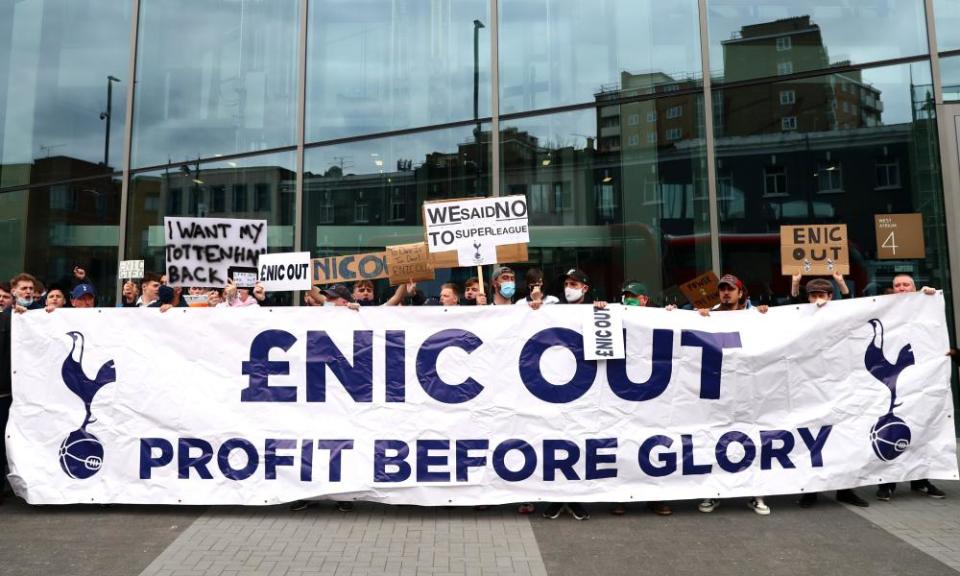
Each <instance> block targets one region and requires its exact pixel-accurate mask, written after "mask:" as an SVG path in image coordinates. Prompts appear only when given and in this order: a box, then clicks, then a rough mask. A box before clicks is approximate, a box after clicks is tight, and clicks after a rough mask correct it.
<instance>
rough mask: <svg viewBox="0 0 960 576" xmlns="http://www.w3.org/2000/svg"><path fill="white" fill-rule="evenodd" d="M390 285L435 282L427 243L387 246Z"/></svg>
mask: <svg viewBox="0 0 960 576" xmlns="http://www.w3.org/2000/svg"><path fill="white" fill-rule="evenodd" d="M387 264H388V267H389V269H390V285H391V286H396V285H397V284H404V283H406V282H418V281H420V280H433V268H432V267H431V266H430V255H429V252H428V251H427V244H426V242H415V243H413V244H398V245H396V246H387Z"/></svg>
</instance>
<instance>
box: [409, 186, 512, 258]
mask: <svg viewBox="0 0 960 576" xmlns="http://www.w3.org/2000/svg"><path fill="white" fill-rule="evenodd" d="M423 222H424V237H425V239H426V242H427V246H428V249H429V251H430V253H431V254H433V253H444V252H454V253H455V254H456V255H457V265H458V266H482V265H484V264H496V263H498V262H500V260H498V254H497V247H498V246H504V245H508V244H526V243H528V242H529V241H530V231H529V226H528V223H527V198H526V196H523V195H514V196H502V197H496V198H470V199H458V200H443V201H439V202H425V203H424V204H423Z"/></svg>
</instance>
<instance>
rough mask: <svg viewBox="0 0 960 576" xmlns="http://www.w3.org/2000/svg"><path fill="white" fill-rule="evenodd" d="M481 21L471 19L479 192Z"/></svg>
mask: <svg viewBox="0 0 960 576" xmlns="http://www.w3.org/2000/svg"><path fill="white" fill-rule="evenodd" d="M483 27H484V26H483V22H481V21H479V20H474V21H473V121H474V123H475V124H476V126H474V128H473V138H474V141H475V142H476V145H477V161H476V165H477V178H476V186H475V190H474V192H475V193H477V194H479V193H480V175H481V159H482V154H483V153H482V151H481V149H480V29H481V28H483Z"/></svg>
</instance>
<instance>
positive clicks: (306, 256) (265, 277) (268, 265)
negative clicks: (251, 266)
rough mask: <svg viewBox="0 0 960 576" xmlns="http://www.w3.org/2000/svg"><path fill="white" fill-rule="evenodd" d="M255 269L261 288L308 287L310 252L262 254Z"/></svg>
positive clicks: (296, 288)
mask: <svg viewBox="0 0 960 576" xmlns="http://www.w3.org/2000/svg"><path fill="white" fill-rule="evenodd" d="M257 270H258V273H259V279H260V283H261V284H263V288H264V289H265V290H268V291H273V292H290V291H293V290H309V289H310V286H311V284H310V253H309V252H284V253H280V254H262V255H261V256H260V259H259V260H258V261H257Z"/></svg>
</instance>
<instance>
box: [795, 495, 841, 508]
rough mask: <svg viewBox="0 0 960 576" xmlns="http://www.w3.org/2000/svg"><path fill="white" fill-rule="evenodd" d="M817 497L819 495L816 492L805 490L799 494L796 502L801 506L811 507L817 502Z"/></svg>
mask: <svg viewBox="0 0 960 576" xmlns="http://www.w3.org/2000/svg"><path fill="white" fill-rule="evenodd" d="M818 499H819V496H818V495H817V493H816V492H807V493H805V494H802V495H801V496H800V500H799V501H798V502H797V503H798V504H800V507H801V508H812V507H813V506H814V505H815V504H816V503H817V500H818ZM838 500H839V498H838Z"/></svg>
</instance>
